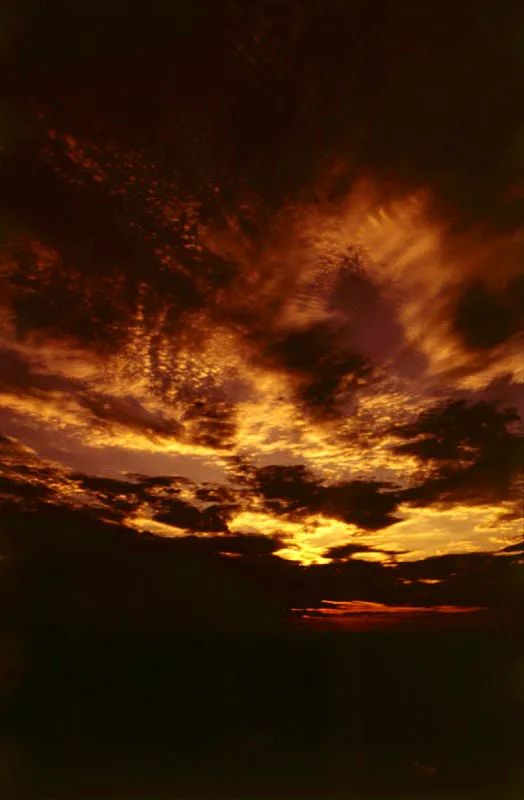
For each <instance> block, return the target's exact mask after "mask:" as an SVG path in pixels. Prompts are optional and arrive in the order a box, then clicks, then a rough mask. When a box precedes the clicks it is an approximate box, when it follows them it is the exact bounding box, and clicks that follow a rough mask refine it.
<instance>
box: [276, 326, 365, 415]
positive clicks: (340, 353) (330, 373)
mask: <svg viewBox="0 0 524 800" xmlns="http://www.w3.org/2000/svg"><path fill="white" fill-rule="evenodd" d="M348 338H349V336H348V331H346V330H344V329H342V330H337V329H336V328H333V326H332V325H328V324H325V323H316V324H314V325H311V326H310V327H308V328H306V329H304V330H291V331H288V332H287V333H285V334H283V335H282V336H281V337H280V338H275V339H273V340H270V341H269V342H268V344H267V345H266V346H265V348H264V349H263V351H262V358H266V359H267V360H268V363H269V364H272V365H273V366H275V367H277V368H279V367H280V368H284V369H285V370H286V371H287V372H288V373H289V374H290V375H291V376H292V378H294V379H295V381H296V383H297V389H296V391H297V397H298V400H299V402H301V403H302V404H303V405H304V407H305V409H307V411H309V412H310V413H312V414H313V415H315V416H321V417H323V416H330V415H332V414H333V413H334V412H336V410H337V404H338V403H339V402H340V401H344V400H346V401H347V400H348V398H351V393H352V391H354V389H355V387H356V385H357V382H358V381H359V380H364V379H365V378H367V377H368V376H369V374H370V372H371V367H370V365H369V363H368V362H367V360H366V359H365V358H364V357H363V356H362V355H360V354H359V353H355V352H354V351H352V350H351V348H350V345H348ZM349 341H351V339H350V338H349Z"/></svg>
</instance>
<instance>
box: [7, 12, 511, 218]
mask: <svg viewBox="0 0 524 800" xmlns="http://www.w3.org/2000/svg"><path fill="white" fill-rule="evenodd" d="M162 5H164V4H162ZM74 9H75V10H74V11H72V9H70V8H69V6H68V4H64V3H57V4H53V6H52V7H45V9H44V8H43V7H42V8H38V9H35V8H33V9H32V13H31V14H28V15H26V17H27V20H26V25H25V31H24V36H23V37H22V38H21V39H20V41H19V43H18V47H17V48H15V50H14V51H13V55H12V58H13V60H14V58H15V57H16V62H15V63H16V67H17V68H18V69H17V70H16V71H15V68H14V66H15V64H14V63H11V64H10V65H9V66H10V67H11V70H10V78H11V81H10V86H11V94H12V96H13V97H14V98H15V100H16V103H17V104H18V106H23V105H26V106H27V105H28V104H29V99H30V98H34V97H35V96H36V97H37V98H38V101H39V104H40V105H41V106H42V105H43V106H44V107H45V109H46V111H47V113H48V114H49V115H50V116H51V117H52V118H54V119H56V120H57V123H61V124H62V126H63V127H66V128H72V129H73V132H75V131H77V132H79V133H80V132H82V133H90V134H93V133H94V132H97V133H98V136H100V137H103V138H105V139H106V140H110V141H113V142H118V143H119V144H123V143H126V144H129V143H132V144H133V145H135V146H136V145H141V146H147V147H149V148H154V149H155V150H156V152H158V153H161V154H163V156H164V159H165V165H166V168H169V169H170V170H171V172H172V174H173V175H176V176H177V177H179V178H180V179H181V180H182V181H184V180H185V181H190V182H192V183H193V185H195V183H198V182H200V183H204V184H205V178H204V180H202V175H204V176H205V175H206V173H212V174H213V173H214V174H215V175H216V173H217V172H219V173H221V174H222V175H224V174H225V175H226V176H227V175H228V173H229V176H231V175H233V178H232V179H231V177H230V183H232V184H234V183H235V182H236V183H237V184H238V183H242V182H244V183H246V184H248V185H249V188H250V189H252V190H255V191H257V192H259V193H261V194H263V195H265V197H266V198H267V199H268V201H271V202H276V203H278V202H280V201H281V199H282V198H283V197H286V196H289V194H290V193H293V192H296V191H297V189H300V188H303V187H304V185H305V184H308V183H309V182H310V179H311V176H312V174H313V173H314V171H315V170H316V168H317V167H318V165H319V163H321V162H322V161H323V160H325V158H326V157H328V158H329V157H330V156H331V155H332V154H333V153H337V154H339V153H342V154H343V155H349V156H350V160H351V162H352V163H354V164H358V170H363V171H366V172H369V171H372V172H374V173H376V174H378V175H379V176H380V177H381V178H383V179H387V180H388V181H391V182H394V183H396V185H404V186H406V187H409V188H411V187H412V186H414V185H416V186H417V187H418V186H420V185H428V184H429V185H431V186H432V187H433V188H434V189H436V190H437V191H438V193H439V195H440V197H441V199H442V200H445V201H446V203H447V207H448V211H449V208H450V207H452V208H453V210H454V212H455V213H457V214H460V215H462V216H463V217H464V218H469V219H471V217H475V216H478V215H480V216H484V215H486V216H489V215H491V217H492V218H493V219H497V217H499V218H501V221H504V222H505V223H506V224H507V223H508V221H513V222H515V221H516V220H517V219H518V210H519V209H518V203H509V202H508V201H507V200H506V202H505V203H504V202H503V199H504V198H505V195H506V192H507V188H508V187H509V186H513V185H514V183H515V171H516V168H517V167H518V164H517V163H516V158H515V145H514V139H515V132H516V131H518V129H519V125H521V124H522V112H521V109H520V108H519V104H518V103H515V102H514V98H515V97H518V96H519V95H520V94H521V91H520V89H521V86H522V72H521V69H520V63H519V53H518V41H517V34H516V30H518V29H519V23H520V24H521V20H522V12H521V9H519V6H518V4H517V3H513V2H508V3H504V4H502V6H501V5H500V4H499V3H495V2H494V1H493V0H482V2H481V3H480V4H475V5H472V6H471V7H468V8H467V9H464V11H463V13H462V14H461V16H460V19H457V16H456V13H455V11H456V9H455V8H454V6H453V4H452V3H451V2H448V1H447V0H446V2H438V3H437V2H436V1H435V2H433V0H432V1H431V2H428V3H424V4H423V5H421V4H419V3H415V2H412V1H411V0H405V1H404V2H401V3H389V2H387V3H384V4H382V5H381V7H380V11H379V13H376V10H375V9H371V8H370V7H369V5H368V4H366V3H363V2H353V3H336V4H333V5H332V6H330V8H329V10H326V8H324V7H322V8H320V7H316V6H312V5H311V4H309V3H306V2H305V0H296V1H295V2H291V3H289V4H287V5H286V8H285V9H284V8H283V7H282V8H277V7H276V6H274V4H269V3H267V2H265V1H262V0H259V1H258V2H255V3H253V4H250V5H249V6H245V5H243V4H241V3H238V2H233V3H230V2H228V3H222V2H218V3H216V4H208V3H195V4H191V9H189V4H183V5H180V4H178V3H177V4H175V5H174V7H173V9H172V10H170V11H165V10H160V4H153V5H151V4H150V7H148V11H147V13H145V14H141V15H140V25H138V16H137V17H135V18H134V20H130V21H129V23H127V24H126V26H125V27H123V26H122V24H121V16H120V14H118V13H112V12H108V11H107V9H106V8H105V6H104V7H102V6H101V5H100V4H98V3H95V4H92V8H90V10H89V12H86V10H85V9H83V8H82V7H81V5H79V4H77V5H75V7H74ZM124 16H125V17H126V18H127V17H128V13H127V12H126V14H125V15H124ZM218 32H220V33H218ZM138 36H140V37H141V38H140V52H141V53H142V58H141V59H137V58H136V52H137V44H136V42H137V37H138ZM92 41H97V42H99V47H97V49H96V51H94V50H92V48H91V47H90V46H89V47H88V46H87V42H92ZM75 43H77V44H75ZM109 43H111V44H109ZM501 43H503V46H501ZM501 85H504V86H505V87H506V88H505V91H504V92H500V86H501ZM151 86H154V87H155V91H154V92H152V91H151ZM239 109H242V112H240V111H239ZM166 134H167V135H166ZM488 150H489V152H490V154H491V157H490V159H489V160H488V161H486V158H485V153H486V152H487V151H488ZM198 164H199V165H200V168H198V166H197V165H198ZM275 176H278V177H277V178H275Z"/></svg>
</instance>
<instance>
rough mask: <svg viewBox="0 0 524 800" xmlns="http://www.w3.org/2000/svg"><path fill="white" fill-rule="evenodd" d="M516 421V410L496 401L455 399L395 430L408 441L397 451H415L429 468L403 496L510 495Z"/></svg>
mask: <svg viewBox="0 0 524 800" xmlns="http://www.w3.org/2000/svg"><path fill="white" fill-rule="evenodd" d="M517 422H519V415H518V414H517V413H516V411H514V410H512V409H502V408H499V407H498V406H497V404H496V403H487V402H485V401H478V402H476V403H469V404H468V402H467V401H466V400H456V401H451V402H448V403H447V404H445V405H441V406H438V407H436V408H433V409H430V410H429V411H427V412H425V413H424V414H422V415H421V416H420V417H419V419H418V420H417V421H416V422H415V423H413V424H412V425H406V426H404V427H400V428H398V429H397V430H396V432H395V433H396V435H398V436H399V437H400V438H402V439H407V440H410V441H407V442H405V443H403V444H400V445H397V446H396V448H395V449H396V451H397V452H401V453H408V454H411V455H414V456H415V457H416V458H417V459H418V460H419V462H420V464H421V465H422V468H423V469H424V468H428V469H429V471H428V472H427V477H426V480H423V481H422V482H420V483H419V484H418V485H417V486H414V487H413V488H411V489H407V490H406V491H405V492H404V494H403V497H404V499H405V500H407V501H408V502H413V503H414V504H419V505H424V504H426V503H437V502H439V501H440V502H444V503H452V502H466V503H468V502H469V503H471V504H475V503H477V504H480V505H482V504H484V503H486V502H487V501H491V502H497V501H498V502H502V501H504V500H508V499H512V498H513V497H514V491H515V488H516V484H515V482H516V480H517V478H518V475H519V473H520V471H521V461H522V460H521V454H522V437H521V435H519V432H518V431H515V429H514V428H515V423H517ZM512 428H513V429H512Z"/></svg>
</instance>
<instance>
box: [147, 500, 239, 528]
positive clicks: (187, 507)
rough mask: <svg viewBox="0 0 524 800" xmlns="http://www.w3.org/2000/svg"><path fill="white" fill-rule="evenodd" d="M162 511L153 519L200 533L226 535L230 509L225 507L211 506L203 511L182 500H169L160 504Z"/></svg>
mask: <svg viewBox="0 0 524 800" xmlns="http://www.w3.org/2000/svg"><path fill="white" fill-rule="evenodd" d="M162 506H163V510H162V511H159V512H158V513H157V514H155V516H154V519H155V520H157V521H158V522H164V523H166V524H167V525H175V526H176V527H178V528H184V529H188V530H191V531H194V532H197V531H199V532H202V533H207V532H211V533H227V532H228V527H227V520H228V518H229V517H230V516H231V513H232V509H230V508H228V507H227V506H219V505H211V506H207V508H205V509H204V510H203V511H201V510H199V509H198V508H196V507H195V506H193V505H191V504H190V503H186V502H184V501H183V500H170V501H169V502H168V503H162Z"/></svg>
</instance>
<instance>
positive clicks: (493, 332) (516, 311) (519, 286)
mask: <svg viewBox="0 0 524 800" xmlns="http://www.w3.org/2000/svg"><path fill="white" fill-rule="evenodd" d="M523 307H524V279H523V278H522V276H520V277H518V278H516V279H515V280H513V281H512V282H511V283H510V285H509V286H508V287H507V288H506V290H505V291H504V292H495V291H492V290H490V289H489V288H488V287H487V286H485V285H484V284H482V282H480V281H475V282H473V283H472V284H470V285H469V286H467V287H466V288H465V290H464V292H463V293H462V295H461V297H460V299H459V301H458V302H457V305H456V308H455V318H454V323H455V330H456V331H457V333H458V334H459V335H460V337H461V338H462V340H463V342H464V344H465V345H466V347H468V348H469V349H471V350H490V349H491V348H493V347H496V346H497V345H499V344H502V342H504V341H506V339H508V338H509V337H510V336H512V335H513V334H515V333H518V332H519V331H520V330H522V327H523V324H524V317H523V312H522V308H523Z"/></svg>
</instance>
